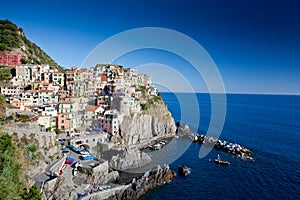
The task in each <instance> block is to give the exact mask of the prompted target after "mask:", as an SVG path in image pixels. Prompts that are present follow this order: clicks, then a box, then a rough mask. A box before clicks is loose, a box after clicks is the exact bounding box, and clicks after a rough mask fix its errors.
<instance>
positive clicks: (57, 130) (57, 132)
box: [54, 128, 62, 134]
mask: <svg viewBox="0 0 300 200" xmlns="http://www.w3.org/2000/svg"><path fill="white" fill-rule="evenodd" d="M54 132H55V133H56V134H61V133H62V132H61V130H60V129H58V128H56V129H55V130H54Z"/></svg>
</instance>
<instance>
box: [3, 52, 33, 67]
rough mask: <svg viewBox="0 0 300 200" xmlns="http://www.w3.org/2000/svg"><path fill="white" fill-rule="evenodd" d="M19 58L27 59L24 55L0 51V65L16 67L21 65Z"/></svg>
mask: <svg viewBox="0 0 300 200" xmlns="http://www.w3.org/2000/svg"><path fill="white" fill-rule="evenodd" d="M21 58H25V59H27V55H26V54H20V53H14V52H8V51H0V64H3V65H10V66H16V65H20V64H22V62H21Z"/></svg>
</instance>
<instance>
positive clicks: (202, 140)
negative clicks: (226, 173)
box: [191, 134, 254, 160]
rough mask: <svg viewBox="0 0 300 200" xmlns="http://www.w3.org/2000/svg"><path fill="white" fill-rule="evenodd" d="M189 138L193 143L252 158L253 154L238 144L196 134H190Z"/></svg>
mask: <svg viewBox="0 0 300 200" xmlns="http://www.w3.org/2000/svg"><path fill="white" fill-rule="evenodd" d="M191 138H192V140H193V142H195V143H199V144H203V145H206V146H213V147H214V148H216V149H219V150H222V151H224V152H227V153H230V154H233V155H236V156H238V157H241V158H245V159H248V160H253V156H254V154H253V153H252V152H251V151H250V150H249V149H247V148H246V147H243V146H241V145H239V144H236V143H231V142H227V141H225V140H224V141H222V140H217V139H215V138H213V137H209V136H205V135H198V134H192V137H191Z"/></svg>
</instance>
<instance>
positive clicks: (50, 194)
mask: <svg viewBox="0 0 300 200" xmlns="http://www.w3.org/2000/svg"><path fill="white" fill-rule="evenodd" d="M43 189H44V191H43V199H48V200H54V199H77V192H76V190H75V189H74V188H72V187H70V186H69V185H67V183H66V180H65V178H64V177H63V176H61V177H58V178H55V179H53V180H50V181H48V182H46V183H45V185H44V188H43Z"/></svg>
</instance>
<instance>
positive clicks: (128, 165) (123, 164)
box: [109, 148, 151, 171]
mask: <svg viewBox="0 0 300 200" xmlns="http://www.w3.org/2000/svg"><path fill="white" fill-rule="evenodd" d="M149 162H151V158H150V156H149V155H148V154H146V153H144V152H142V151H140V150H138V149H137V148H133V149H131V148H125V150H124V151H123V153H120V154H118V155H116V156H113V157H112V159H111V161H110V163H109V164H110V167H111V168H113V169H116V170H119V171H122V170H126V169H133V168H137V167H141V166H143V165H145V164H148V163H149Z"/></svg>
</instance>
